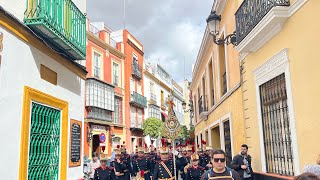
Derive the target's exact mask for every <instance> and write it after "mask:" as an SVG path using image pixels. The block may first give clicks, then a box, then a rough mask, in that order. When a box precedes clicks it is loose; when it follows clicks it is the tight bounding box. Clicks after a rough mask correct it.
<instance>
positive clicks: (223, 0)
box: [212, 0, 227, 15]
mask: <svg viewBox="0 0 320 180" xmlns="http://www.w3.org/2000/svg"><path fill="white" fill-rule="evenodd" d="M226 5H227V0H215V1H214V3H213V6H212V10H213V11H216V12H217V14H219V15H221V14H222V13H223V11H224V9H225V7H226Z"/></svg>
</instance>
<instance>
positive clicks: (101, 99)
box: [85, 78, 114, 121]
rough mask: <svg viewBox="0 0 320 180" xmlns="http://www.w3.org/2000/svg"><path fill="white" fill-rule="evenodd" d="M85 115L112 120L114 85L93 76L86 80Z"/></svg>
mask: <svg viewBox="0 0 320 180" xmlns="http://www.w3.org/2000/svg"><path fill="white" fill-rule="evenodd" d="M85 105H86V110H87V117H86V118H92V119H98V120H105V121H112V112H113V111H114V87H113V86H112V85H109V84H107V83H105V82H103V81H100V80H98V79H95V78H88V79H87V80H86V104H85Z"/></svg>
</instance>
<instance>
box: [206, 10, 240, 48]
mask: <svg viewBox="0 0 320 180" xmlns="http://www.w3.org/2000/svg"><path fill="white" fill-rule="evenodd" d="M220 21H221V15H217V14H216V11H211V13H210V15H209V17H208V18H207V24H208V26H209V32H210V34H211V35H212V36H213V42H214V43H215V44H217V45H223V44H227V45H228V44H230V43H231V44H233V45H235V46H236V45H237V36H236V32H233V33H232V34H229V35H228V36H227V37H225V38H224V39H223V38H217V36H218V35H219V29H220Z"/></svg>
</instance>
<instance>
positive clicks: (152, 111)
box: [148, 105, 160, 119]
mask: <svg viewBox="0 0 320 180" xmlns="http://www.w3.org/2000/svg"><path fill="white" fill-rule="evenodd" d="M148 109H149V117H154V118H158V119H160V109H159V108H158V107H157V106H153V105H149V107H148Z"/></svg>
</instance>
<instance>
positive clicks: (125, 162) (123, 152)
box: [121, 141, 132, 180]
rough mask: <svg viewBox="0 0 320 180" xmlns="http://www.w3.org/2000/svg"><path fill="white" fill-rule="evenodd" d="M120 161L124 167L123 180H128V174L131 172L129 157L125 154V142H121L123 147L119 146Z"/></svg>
mask: <svg viewBox="0 0 320 180" xmlns="http://www.w3.org/2000/svg"><path fill="white" fill-rule="evenodd" d="M121 154H122V156H121V161H122V162H123V163H124V164H125V165H126V170H124V180H130V174H131V171H132V168H131V157H130V155H129V154H127V149H126V146H125V141H123V145H121Z"/></svg>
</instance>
